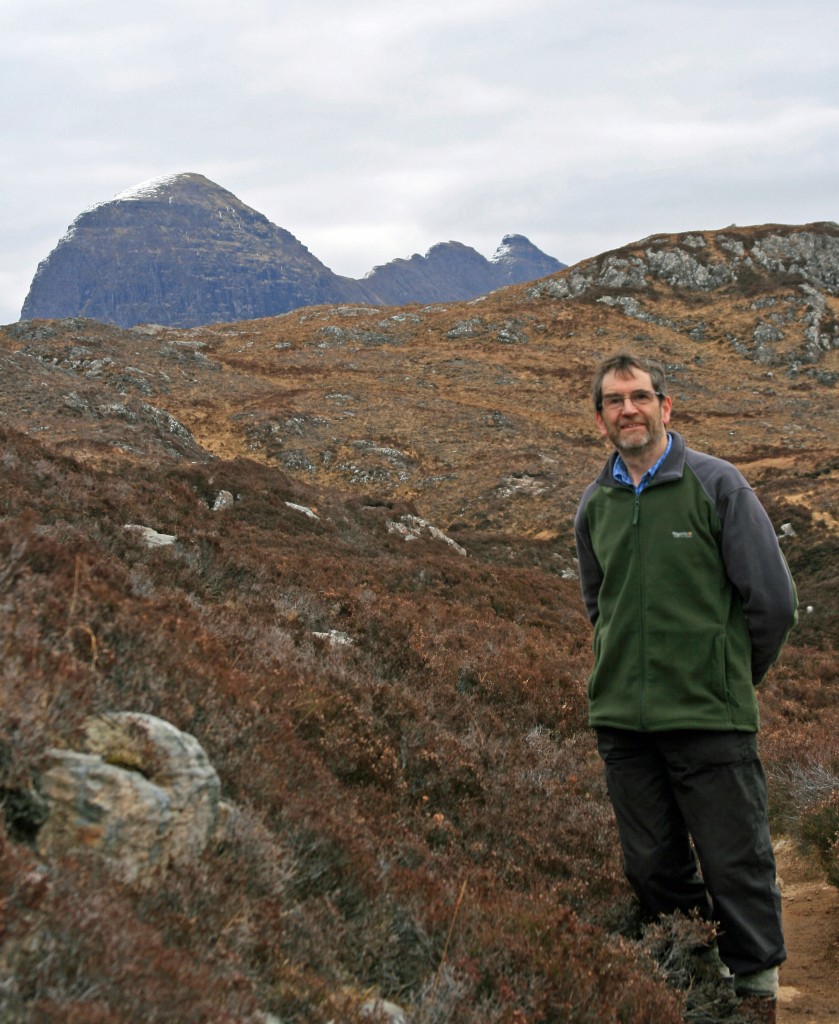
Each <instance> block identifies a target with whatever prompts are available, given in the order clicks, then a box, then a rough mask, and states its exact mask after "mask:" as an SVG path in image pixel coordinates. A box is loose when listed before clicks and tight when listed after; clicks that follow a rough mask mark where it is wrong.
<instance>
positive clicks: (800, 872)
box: [776, 840, 839, 1024]
mask: <svg viewBox="0 0 839 1024" xmlns="http://www.w3.org/2000/svg"><path fill="white" fill-rule="evenodd" d="M776 853H777V858H778V875H779V878H780V880H781V892H782V893H783V899H784V932H785V935H786V945H787V954H788V957H789V958H788V960H787V962H786V963H785V964H784V965H783V966H782V967H781V990H780V992H779V993H778V1024H805V1022H806V1024H839V889H836V888H835V886H832V885H830V884H828V883H827V882H826V881H825V880H824V876H823V874H822V873H821V872H820V871H819V869H818V868H816V867H814V866H813V865H812V864H811V863H809V862H808V861H807V860H805V859H804V858H802V857H800V856H798V855H797V854H796V853H795V851H794V849H793V847H792V843H791V842H790V841H789V840H781V841H780V842H779V843H778V846H777V850H776Z"/></svg>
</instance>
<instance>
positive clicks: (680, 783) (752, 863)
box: [597, 728, 786, 974]
mask: <svg viewBox="0 0 839 1024" xmlns="http://www.w3.org/2000/svg"><path fill="white" fill-rule="evenodd" d="M597 746H598V750H599V752H600V756H601V757H602V758H603V762H604V764H605V766H606V785H607V787H608V790H609V797H610V799H611V801H612V806H613V808H614V811H615V817H616V819H617V824H618V832H619V835H620V841H621V848H622V850H623V856H624V868H625V871H626V876H627V878H628V879H629V881H630V883H631V884H632V887H633V888H634V889H635V891H636V893H637V894H638V897H639V899H640V901H641V904H642V907H643V908H644V909H645V910H646V911H647V912H648V913H650V914H652V915H658V914H668V913H672V912H673V911H674V910H681V911H683V912H685V913H690V911H692V910H693V909H694V908H695V909H696V910H698V911H699V913H700V914H701V915H702V916H703V917H704V918H706V919H707V920H713V921H716V922H718V924H719V929H718V944H719V949H720V956H721V957H722V959H723V961H724V962H725V963H726V964H727V965H728V967H729V968H730V969H731V971H732V972H733V973H734V974H751V973H753V972H755V971H762V970H765V969H767V968H769V967H774V966H776V965H777V964H780V963H782V962H783V961H784V960H785V959H786V950H785V949H784V936H783V930H782V925H781V894H780V892H779V890H778V886H777V883H776V879H775V857H774V854H773V852H772V843H771V839H770V835H769V823H768V820H767V797H766V777H765V775H764V773H763V767H762V765H761V763H760V760H759V758H758V755H757V737H756V736H755V734H754V733H745V732H709V731H703V730H679V731H674V732H661V733H641V732H630V731H627V730H623V729H605V728H599V729H598V730H597ZM691 839H692V840H693V845H691ZM694 849H695V851H696V853H694ZM697 856H698V859H699V864H698V865H697ZM700 869H701V874H700Z"/></svg>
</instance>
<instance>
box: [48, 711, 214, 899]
mask: <svg viewBox="0 0 839 1024" xmlns="http://www.w3.org/2000/svg"><path fill="white" fill-rule="evenodd" d="M81 746H82V747H83V749H82V750H78V751H77V750H57V749H54V750H50V751H49V752H48V754H47V758H46V760H47V767H46V770H45V771H44V772H43V774H42V775H41V777H40V780H39V789H40V792H41V795H42V796H43V797H44V799H45V801H46V804H47V808H48V810H47V816H46V821H45V822H44V824H43V826H42V828H41V830H40V832H39V833H38V838H37V848H38V851H39V852H40V853H41V855H42V856H45V857H47V856H50V855H64V854H69V853H72V851H73V850H74V849H77V848H84V849H88V850H95V851H97V852H98V853H100V854H102V855H103V856H104V857H106V858H108V859H109V860H110V861H112V862H113V864H114V866H115V868H116V870H117V872H118V873H119V874H120V875H121V876H122V877H123V878H125V879H126V880H127V881H132V882H137V881H139V882H143V881H148V880H150V879H151V878H152V877H154V875H155V874H156V873H157V872H159V871H160V870H162V869H164V868H166V867H167V866H168V865H170V864H183V863H188V862H189V861H191V860H193V859H195V858H196V857H198V856H199V855H200V854H201V852H202V850H203V849H204V848H205V847H206V845H207V843H208V842H209V840H210V839H211V837H212V836H213V835H214V834H215V832H216V829H217V826H218V820H219V797H220V789H221V787H220V783H219V778H218V775H217V774H216V771H215V769H214V768H213V766H212V765H211V764H210V761H209V759H208V757H207V755H206V753H205V752H204V749H203V748H202V747H201V745H200V744H199V743H198V741H197V740H196V739H195V738H194V737H193V736H190V735H189V734H187V733H184V732H181V731H180V730H179V729H176V728H175V727H174V726H173V725H171V724H170V723H168V722H165V721H163V720H162V719H159V718H155V717H154V716H152V715H144V714H139V713H134V712H121V713H113V714H107V715H98V716H93V717H91V718H89V719H88V720H87V722H86V723H85V728H84V736H83V741H82V744H81Z"/></svg>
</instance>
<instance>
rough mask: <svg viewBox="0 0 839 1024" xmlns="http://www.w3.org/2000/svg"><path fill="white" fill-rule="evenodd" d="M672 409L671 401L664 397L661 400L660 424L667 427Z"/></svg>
mask: <svg viewBox="0 0 839 1024" xmlns="http://www.w3.org/2000/svg"><path fill="white" fill-rule="evenodd" d="M672 409H673V399H672V398H671V397H670V395H665V396H664V398H662V400H661V422H662V423H663V424H664V425H665V426H667V424H668V423H669V422H670V413H671V411H672Z"/></svg>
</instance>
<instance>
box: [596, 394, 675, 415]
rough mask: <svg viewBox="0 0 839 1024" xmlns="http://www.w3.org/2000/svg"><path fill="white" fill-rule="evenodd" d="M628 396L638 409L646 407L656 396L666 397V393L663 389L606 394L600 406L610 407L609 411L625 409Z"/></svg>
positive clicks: (602, 407)
mask: <svg viewBox="0 0 839 1024" xmlns="http://www.w3.org/2000/svg"><path fill="white" fill-rule="evenodd" d="M627 398H628V399H629V401H630V402H632V404H633V405H634V406H635V408H636V409H644V408H645V407H646V406H648V405H651V404H652V403H653V402H654V401H655V400H656V398H664V395H663V393H662V392H661V391H631V392H630V393H629V394H628V395H604V396H603V398H602V399H601V400H600V407H601V409H608V410H609V412H618V411H619V410H621V409H623V407H624V404H625V403H626V400H627Z"/></svg>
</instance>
